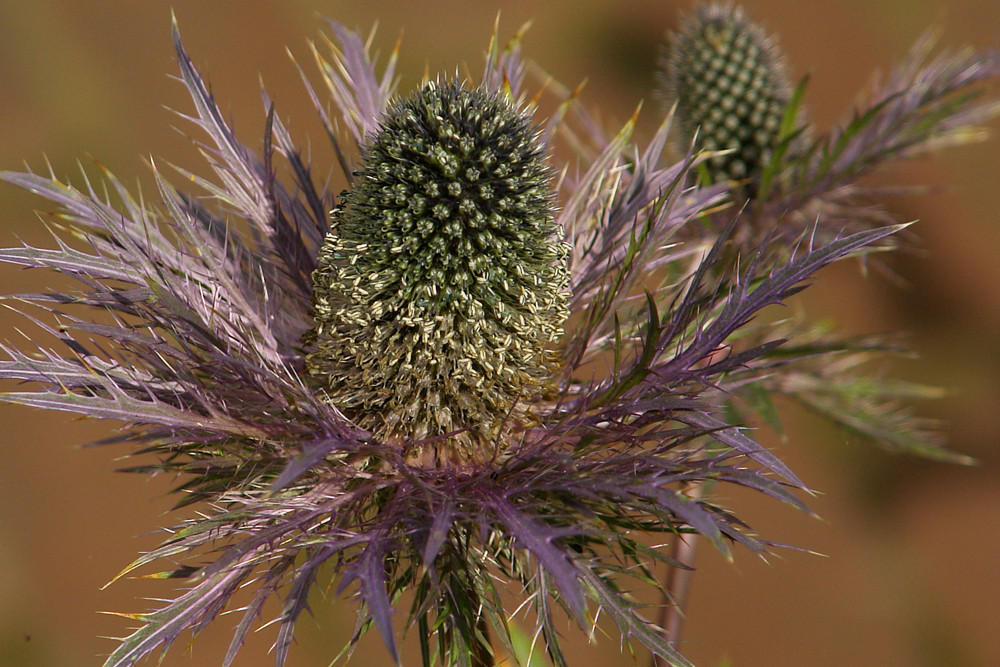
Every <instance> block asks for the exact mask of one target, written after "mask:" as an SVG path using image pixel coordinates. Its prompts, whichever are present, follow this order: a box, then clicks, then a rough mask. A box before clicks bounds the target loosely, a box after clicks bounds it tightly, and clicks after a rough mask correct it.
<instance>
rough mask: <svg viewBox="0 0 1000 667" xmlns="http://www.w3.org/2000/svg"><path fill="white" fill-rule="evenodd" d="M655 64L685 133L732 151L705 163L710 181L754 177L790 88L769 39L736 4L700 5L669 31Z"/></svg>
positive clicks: (706, 146) (707, 146)
mask: <svg viewBox="0 0 1000 667" xmlns="http://www.w3.org/2000/svg"><path fill="white" fill-rule="evenodd" d="M663 69H664V72H663V74H664V79H665V84H666V89H667V90H666V92H667V94H668V96H669V98H670V99H671V100H676V103H677V116H678V120H679V121H680V127H681V130H682V132H683V133H684V135H685V140H686V141H691V140H692V139H694V140H695V146H696V148H699V149H703V150H710V151H718V150H726V149H729V150H731V151H732V152H731V153H728V154H725V155H719V156H715V157H713V158H711V159H710V160H709V161H708V162H707V163H706V167H707V168H708V175H709V177H710V179H711V181H712V182H721V181H728V180H735V181H744V180H750V181H753V180H755V179H756V178H757V177H759V175H760V172H761V171H762V170H763V168H764V166H766V165H767V163H768V161H769V160H770V158H771V155H772V152H773V150H774V147H775V146H776V145H777V143H778V138H779V132H780V129H781V121H782V118H783V116H784V114H785V109H786V107H787V105H788V100H789V97H790V95H791V91H790V87H789V85H788V82H787V79H786V76H785V74H784V71H783V67H782V64H781V58H780V56H779V54H778V51H777V48H776V47H775V45H774V42H773V39H772V38H771V37H769V36H768V35H767V34H766V33H765V32H764V31H763V30H762V29H761V28H760V27H759V26H757V25H755V24H754V23H752V22H751V21H749V20H748V19H747V18H746V16H745V15H744V13H743V10H742V8H740V7H732V6H729V5H722V4H710V5H703V6H701V7H699V8H698V10H697V12H696V13H695V14H694V15H693V16H689V17H687V18H685V20H684V21H683V24H682V27H681V30H680V31H679V32H678V33H676V34H674V35H672V39H671V43H670V47H669V50H668V53H667V54H666V57H665V58H664V61H663Z"/></svg>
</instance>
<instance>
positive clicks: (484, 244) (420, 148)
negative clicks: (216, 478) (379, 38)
mask: <svg viewBox="0 0 1000 667" xmlns="http://www.w3.org/2000/svg"><path fill="white" fill-rule="evenodd" d="M362 159H363V165H362V168H361V170H360V171H358V172H357V173H356V174H355V176H354V181H353V183H352V185H351V189H350V191H349V192H347V193H346V194H345V195H344V196H343V197H342V199H341V201H340V205H339V206H338V207H337V208H336V209H335V210H334V212H333V219H332V229H331V232H330V233H329V235H328V236H327V238H326V241H325V242H324V244H323V247H322V250H321V252H320V258H319V263H318V268H317V269H316V271H315V272H314V274H313V282H314V293H313V310H314V316H315V327H314V329H313V330H312V331H310V332H309V334H308V335H307V337H306V347H307V352H308V354H307V360H306V363H307V368H308V371H309V373H310V375H311V376H312V377H313V378H314V379H316V380H317V382H318V384H319V386H320V388H321V390H322V391H323V392H325V393H326V395H327V396H328V398H329V400H330V401H331V402H332V403H333V404H334V405H336V406H337V407H338V408H339V409H341V410H342V411H343V412H344V413H345V414H346V415H348V416H349V417H351V418H352V419H353V420H354V421H355V422H356V423H358V424H359V425H360V426H362V427H364V428H366V429H368V430H369V431H371V432H372V433H373V434H374V435H375V436H376V437H378V438H380V439H383V440H386V441H390V442H398V443H399V444H400V445H401V446H403V447H405V448H407V453H408V454H415V455H420V452H421V450H422V449H423V450H426V449H427V448H423V447H420V446H414V445H413V444H412V443H414V442H416V441H420V440H426V439H428V438H432V439H434V440H433V441H434V442H435V443H437V444H435V445H434V447H433V448H432V450H431V451H434V452H437V453H436V454H434V455H433V457H432V458H442V457H443V458H446V459H451V460H473V459H477V458H481V457H482V456H487V457H488V456H490V455H491V454H492V452H493V451H494V449H495V447H490V446H487V445H489V443H496V442H499V440H498V436H499V435H500V430H501V428H502V425H503V424H504V423H510V419H509V418H510V417H512V416H513V417H514V418H515V420H516V418H517V416H518V415H523V414H524V412H525V409H524V408H523V406H524V405H526V401H527V400H528V399H530V398H532V397H533V396H536V395H538V394H539V393H540V392H541V391H544V387H545V380H546V378H547V377H548V376H549V375H551V372H552V367H553V364H554V363H555V362H556V360H557V359H556V353H555V351H554V350H553V349H552V343H553V342H554V341H556V340H557V339H558V338H559V337H560V336H561V334H562V326H563V322H564V321H565V319H566V317H567V314H568V306H567V303H568V284H569V273H568V269H567V256H568V246H567V245H566V244H565V243H564V242H563V232H562V229H561V228H560V227H559V226H558V225H557V224H556V223H555V222H554V220H553V202H552V198H553V195H552V188H551V183H550V181H551V174H550V169H549V167H548V166H547V163H546V160H545V155H544V150H543V148H542V147H541V144H540V143H539V141H538V137H537V132H536V130H535V128H534V127H533V126H532V124H531V122H530V120H529V118H528V117H527V116H526V115H525V114H524V113H523V112H521V111H520V110H518V109H517V108H516V107H515V106H513V105H512V104H511V103H510V102H509V101H508V100H507V99H506V98H504V97H502V96H500V95H498V94H494V93H489V92H486V91H485V90H482V89H469V88H467V87H465V86H464V85H463V84H461V83H457V82H448V83H440V82H433V81H432V82H430V83H428V84H426V85H425V86H424V87H423V88H422V89H421V90H420V91H418V92H417V93H416V94H413V95H412V96H410V97H408V98H406V99H403V100H401V101H399V102H397V103H396V104H394V105H392V106H391V107H390V109H389V110H388V112H387V113H386V114H385V116H384V118H383V119H382V121H381V123H380V126H379V129H378V130H377V132H376V133H375V134H374V136H372V137H370V140H369V143H368V145H367V146H366V147H365V150H364V154H363V156H362ZM440 436H448V437H446V438H443V439H442V438H440ZM441 442H447V443H450V444H449V445H448V446H447V447H442V446H441V444H440V443H441ZM408 443H410V444H408Z"/></svg>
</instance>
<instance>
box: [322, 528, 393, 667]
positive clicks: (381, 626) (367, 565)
mask: <svg viewBox="0 0 1000 667" xmlns="http://www.w3.org/2000/svg"><path fill="white" fill-rule="evenodd" d="M388 551H389V540H388V537H387V535H386V533H385V532H384V531H383V530H381V529H378V530H375V531H374V532H373V533H372V534H371V535H370V540H369V541H368V544H367V545H366V546H365V548H364V550H363V551H362V552H361V554H360V555H359V556H358V557H357V560H356V562H355V563H354V565H352V566H351V568H350V569H349V570H347V571H346V572H344V576H343V578H342V579H341V581H340V584H339V585H338V586H337V592H338V593H340V592H342V591H343V590H344V589H345V588H346V587H347V586H348V585H350V583H351V582H352V581H354V580H355V579H357V580H358V581H359V583H360V586H361V592H360V594H361V599H362V600H364V602H365V604H366V605H367V607H368V613H369V615H370V616H371V618H372V622H373V623H375V627H376V628H378V631H379V634H380V635H382V641H384V642H385V646H386V648H387V649H388V650H389V655H390V656H392V660H393V662H395V663H397V664H398V663H399V653H398V651H397V649H396V635H395V632H394V631H393V629H392V602H391V601H390V600H389V593H388V590H387V589H386V586H387V581H386V572H385V567H386V565H385V557H386V554H387V553H388Z"/></svg>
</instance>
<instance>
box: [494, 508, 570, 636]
mask: <svg viewBox="0 0 1000 667" xmlns="http://www.w3.org/2000/svg"><path fill="white" fill-rule="evenodd" d="M486 506H487V509H488V510H489V511H490V512H491V513H492V514H494V515H495V516H496V518H497V520H498V521H500V522H501V523H502V524H503V526H504V528H505V529H506V532H507V534H508V535H510V536H511V537H513V538H514V539H515V540H516V541H517V544H518V545H519V546H520V547H521V548H522V549H525V550H527V551H528V552H529V553H530V554H531V555H532V556H534V557H535V558H537V559H538V562H539V563H540V564H541V566H542V567H544V568H545V570H546V571H547V572H548V574H549V576H550V577H552V580H553V582H554V583H555V586H556V589H557V590H558V591H559V595H560V596H561V597H562V599H563V600H564V601H565V602H566V604H567V606H568V607H569V609H570V611H571V612H572V613H573V614H574V615H575V616H576V618H577V620H578V621H579V622H581V623H582V622H583V616H584V612H585V611H586V601H585V599H584V596H583V591H582V590H581V588H580V584H579V583H578V581H577V576H578V572H577V567H576V566H575V565H574V564H573V561H572V560H570V557H569V555H568V554H567V553H566V552H565V551H564V550H563V549H560V548H559V547H557V546H556V545H555V544H553V542H554V541H555V540H556V539H557V538H559V537H560V536H562V535H564V534H565V533H566V530H565V529H562V530H560V529H558V528H556V527H554V526H550V525H548V524H545V523H543V522H541V521H538V520H536V519H533V518H531V515H530V514H528V513H526V512H522V511H520V510H518V509H517V507H515V506H514V505H513V504H512V503H511V502H510V501H509V500H507V499H506V498H504V497H502V496H499V495H496V494H493V495H490V496H489V497H488V498H487V499H486Z"/></svg>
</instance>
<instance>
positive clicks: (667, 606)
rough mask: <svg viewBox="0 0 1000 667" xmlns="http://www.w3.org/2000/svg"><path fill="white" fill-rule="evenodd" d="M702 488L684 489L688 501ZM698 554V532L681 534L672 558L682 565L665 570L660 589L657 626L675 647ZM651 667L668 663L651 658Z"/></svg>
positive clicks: (699, 493) (698, 494)
mask: <svg viewBox="0 0 1000 667" xmlns="http://www.w3.org/2000/svg"><path fill="white" fill-rule="evenodd" d="M703 492H704V489H703V488H702V485H701V484H691V485H690V486H688V488H686V489H685V493H686V494H687V495H688V497H690V498H700V497H701V496H702V493H703ZM697 551H698V534H697V533H680V534H678V536H677V541H676V542H674V545H673V553H672V554H671V557H672V558H673V559H674V561H676V562H677V563H680V565H681V566H684V567H680V566H674V565H671V566H670V567H669V568H668V570H667V576H666V585H665V586H664V588H663V606H662V607H661V612H660V619H659V623H660V627H661V628H662V629H663V632H664V633H665V634H666V636H667V641H669V642H670V643H671V644H672V645H673V646H674V648H676V647H677V644H678V643H679V642H680V639H681V628H682V627H683V625H684V608H685V605H686V603H687V597H688V591H689V590H690V588H691V575H692V574H694V559H695V555H696V554H697ZM652 667H669V663H668V662H667V661H666V660H665V659H664V658H661V657H659V656H656V655H654V656H653V661H652Z"/></svg>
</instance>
